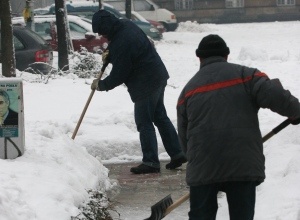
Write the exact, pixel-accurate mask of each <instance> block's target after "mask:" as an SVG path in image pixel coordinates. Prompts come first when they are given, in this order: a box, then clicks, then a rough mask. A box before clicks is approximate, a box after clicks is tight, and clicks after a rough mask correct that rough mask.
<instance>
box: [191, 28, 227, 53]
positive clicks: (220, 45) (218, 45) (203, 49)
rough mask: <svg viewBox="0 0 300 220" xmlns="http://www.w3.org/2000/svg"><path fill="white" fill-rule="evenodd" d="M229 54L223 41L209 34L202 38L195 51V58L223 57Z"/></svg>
mask: <svg viewBox="0 0 300 220" xmlns="http://www.w3.org/2000/svg"><path fill="white" fill-rule="evenodd" d="M229 53H230V51H229V48H228V47H227V45H226V43H225V41H224V40H223V39H222V38H221V37H220V36H219V35H214V34H210V35H207V36H206V37H204V38H203V39H202V40H201V42H200V43H199V46H198V49H196V56H197V57H201V58H207V57H212V56H222V57H225V56H227V55H228V54H229Z"/></svg>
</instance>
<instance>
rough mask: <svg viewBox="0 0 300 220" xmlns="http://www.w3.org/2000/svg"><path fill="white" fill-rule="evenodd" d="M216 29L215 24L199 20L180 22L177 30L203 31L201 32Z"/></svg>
mask: <svg viewBox="0 0 300 220" xmlns="http://www.w3.org/2000/svg"><path fill="white" fill-rule="evenodd" d="M214 30H215V29H214V27H213V25H207V24H199V23H198V22H197V21H186V22H180V23H179V24H178V27H177V29H176V32H195V33H201V32H209V31H214Z"/></svg>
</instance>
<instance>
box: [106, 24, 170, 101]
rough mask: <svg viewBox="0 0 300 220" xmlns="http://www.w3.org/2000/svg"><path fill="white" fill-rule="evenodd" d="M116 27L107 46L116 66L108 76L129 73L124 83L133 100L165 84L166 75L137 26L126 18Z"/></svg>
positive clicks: (155, 53)
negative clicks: (116, 73)
mask: <svg viewBox="0 0 300 220" xmlns="http://www.w3.org/2000/svg"><path fill="white" fill-rule="evenodd" d="M118 25H119V26H120V27H119V28H118V29H117V32H116V33H115V34H114V36H113V37H112V38H111V43H110V44H109V46H108V50H109V51H110V54H111V56H110V59H111V60H110V61H111V63H112V65H114V64H116V63H118V64H117V65H115V69H114V70H113V72H112V73H111V74H114V73H115V72H121V71H122V72H123V75H124V72H125V74H126V73H128V77H127V78H126V79H124V83H125V85H126V86H127V87H128V91H129V93H130V95H131V97H132V100H133V101H135V100H138V99H139V98H141V97H144V96H146V95H148V94H150V93H151V92H152V91H153V90H154V89H155V88H157V87H158V86H160V85H161V84H162V82H166V80H167V79H168V78H169V75H168V72H167V70H166V68H165V65H164V64H163V62H162V60H161V58H160V56H159V55H158V54H157V52H156V50H155V48H154V46H153V45H152V44H151V42H150V41H149V39H148V37H147V36H146V35H145V33H144V32H143V31H142V30H141V29H140V28H139V27H138V26H136V25H135V24H134V23H133V22H131V21H130V20H127V19H122V20H119V24H118ZM120 56H121V57H122V59H119V57H120Z"/></svg>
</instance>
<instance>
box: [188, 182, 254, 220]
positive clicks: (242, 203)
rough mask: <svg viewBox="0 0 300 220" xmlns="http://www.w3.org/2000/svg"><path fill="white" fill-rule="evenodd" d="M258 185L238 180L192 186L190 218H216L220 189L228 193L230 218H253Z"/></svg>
mask: <svg viewBox="0 0 300 220" xmlns="http://www.w3.org/2000/svg"><path fill="white" fill-rule="evenodd" d="M256 185H257V184H256V182H251V181H249V182H248V181H245V182H243V181H237V182H224V183H216V184H208V185H200V186H191V187H190V212H189V220H215V219H216V215H217V210H218V202H217V194H218V192H219V191H222V192H225V193H226V197H227V202H228V207H229V215H230V220H253V218H254V209H255V195H256Z"/></svg>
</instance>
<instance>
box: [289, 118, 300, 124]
mask: <svg viewBox="0 0 300 220" xmlns="http://www.w3.org/2000/svg"><path fill="white" fill-rule="evenodd" d="M290 121H291V124H292V125H298V124H300V118H297V119H293V120H292V119H290Z"/></svg>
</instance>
